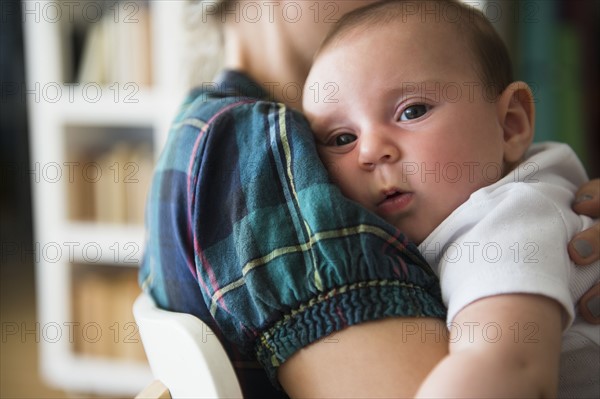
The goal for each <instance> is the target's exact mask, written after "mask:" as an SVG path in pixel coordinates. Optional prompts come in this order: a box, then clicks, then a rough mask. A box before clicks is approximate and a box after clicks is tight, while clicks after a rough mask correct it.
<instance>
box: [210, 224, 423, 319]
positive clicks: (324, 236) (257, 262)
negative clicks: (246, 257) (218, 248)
mask: <svg viewBox="0 0 600 399" xmlns="http://www.w3.org/2000/svg"><path fill="white" fill-rule="evenodd" d="M361 233H370V234H373V235H376V236H377V237H380V238H382V239H383V240H385V241H386V242H388V243H390V244H391V245H393V246H395V247H396V248H397V249H399V250H401V251H404V250H405V247H404V245H402V243H400V242H399V241H398V240H396V238H395V237H393V236H391V235H390V234H388V233H387V232H386V231H385V230H383V229H381V228H379V227H376V226H371V225H365V224H361V225H358V226H355V227H348V228H343V229H337V230H330V231H323V232H321V233H317V234H315V235H312V236H311V237H310V240H309V242H307V243H304V244H301V245H290V246H287V247H282V248H277V249H275V250H273V251H271V252H270V253H269V254H267V255H265V256H262V257H260V258H257V259H253V260H251V261H250V262H248V263H246V265H245V266H244V267H243V268H242V277H241V278H240V279H238V280H236V281H234V282H232V283H230V284H227V285H226V286H224V287H223V288H221V289H218V290H217V291H215V293H214V294H213V296H212V298H211V305H210V314H211V315H212V316H213V317H214V316H215V313H216V311H217V302H218V301H219V299H221V298H222V297H223V296H224V295H225V294H227V293H228V292H230V291H232V290H235V289H236V288H239V287H241V286H243V285H244V284H245V276H246V275H247V274H248V273H250V272H251V271H252V270H254V269H256V268H257V267H260V266H263V265H265V264H267V263H269V262H271V261H272V260H274V259H276V258H279V257H281V256H284V255H287V254H291V253H297V252H304V251H306V250H308V249H310V248H311V247H312V246H313V245H314V243H316V242H318V241H323V240H330V239H333V238H343V237H348V236H351V235H355V234H361ZM405 254H406V255H407V256H411V253H410V251H406V252H405ZM415 262H417V264H419V263H421V262H419V260H418V259H415Z"/></svg>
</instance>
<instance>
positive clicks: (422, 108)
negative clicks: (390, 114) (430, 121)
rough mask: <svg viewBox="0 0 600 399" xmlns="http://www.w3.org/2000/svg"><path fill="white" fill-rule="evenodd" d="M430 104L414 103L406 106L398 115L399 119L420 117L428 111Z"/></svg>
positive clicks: (405, 119)
mask: <svg viewBox="0 0 600 399" xmlns="http://www.w3.org/2000/svg"><path fill="white" fill-rule="evenodd" d="M429 109H430V106H429V105H427V104H415V105H411V106H409V107H406V109H404V111H402V114H401V115H400V120H401V121H410V120H413V119H417V118H420V117H422V116H423V115H425V114H426V113H427V111H429Z"/></svg>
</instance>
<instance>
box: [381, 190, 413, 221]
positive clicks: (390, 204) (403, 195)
mask: <svg viewBox="0 0 600 399" xmlns="http://www.w3.org/2000/svg"><path fill="white" fill-rule="evenodd" d="M412 198H413V193H411V192H409V191H403V190H401V189H399V188H396V187H393V188H390V189H386V190H383V191H382V193H381V196H380V199H379V201H378V202H377V204H376V206H377V213H381V214H383V215H391V214H396V213H398V212H400V211H402V210H403V209H404V208H405V207H406V206H408V205H409V203H410V202H411V200H412Z"/></svg>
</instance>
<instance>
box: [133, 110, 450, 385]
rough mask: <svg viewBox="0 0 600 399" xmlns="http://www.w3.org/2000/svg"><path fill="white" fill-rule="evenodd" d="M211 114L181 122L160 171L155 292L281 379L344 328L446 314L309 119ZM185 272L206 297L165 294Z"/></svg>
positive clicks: (149, 261)
mask: <svg viewBox="0 0 600 399" xmlns="http://www.w3.org/2000/svg"><path fill="white" fill-rule="evenodd" d="M205 107H206V106H204V108H205ZM214 107H216V109H213V110H211V112H210V115H209V116H208V117H204V118H197V117H195V116H194V113H193V112H192V113H190V112H188V114H187V116H183V117H182V118H180V119H179V122H178V123H180V124H182V123H183V125H182V126H181V128H179V129H175V130H174V131H172V132H171V134H170V138H169V142H168V143H167V147H166V150H165V153H164V154H163V156H162V157H161V161H160V162H159V167H158V172H157V175H156V176H155V181H154V183H153V184H156V187H153V189H152V192H151V196H153V198H154V199H153V198H151V199H150V202H149V211H148V218H149V219H150V220H149V226H150V229H149V247H150V248H152V249H151V250H150V251H149V252H148V253H147V254H148V256H147V257H146V258H145V261H144V265H143V273H142V275H141V279H142V284H146V287H147V289H148V290H150V291H152V292H153V293H154V295H155V296H158V297H161V298H164V303H165V304H168V303H174V302H177V303H178V305H177V306H179V307H184V308H186V309H187V310H188V311H189V310H190V308H194V309H195V310H194V312H196V313H198V309H203V310H202V311H201V312H200V313H201V315H200V317H202V318H203V319H204V318H206V319H210V320H211V321H212V323H213V324H212V325H214V326H215V328H216V329H217V330H218V331H220V332H221V333H222V335H223V336H224V337H225V339H227V340H228V341H229V342H232V343H233V344H235V345H236V346H237V347H238V348H240V350H242V351H246V352H251V353H254V355H255V356H256V358H258V360H259V361H260V362H261V364H262V365H263V367H264V368H265V369H266V370H267V372H268V374H269V376H270V377H271V379H272V382H274V383H276V370H277V367H279V365H280V364H281V363H282V362H284V361H285V360H286V359H287V358H288V357H290V356H291V355H292V354H293V353H294V352H295V351H297V350H299V349H301V348H303V347H305V346H307V345H308V344H310V343H312V342H314V341H316V340H318V339H320V338H323V337H325V336H327V335H329V334H332V333H333V332H335V331H338V330H341V329H343V328H344V327H346V326H350V325H354V324H359V323H362V322H365V321H370V320H375V319H380V318H384V317H393V316H404V317H419V316H422V317H438V318H439V317H445V308H444V306H443V305H442V302H441V295H440V291H439V282H438V279H437V277H436V276H435V274H434V273H433V271H432V270H431V268H430V267H429V266H428V264H427V263H426V262H425V260H424V259H423V258H422V257H421V256H420V254H419V252H418V251H417V249H416V247H415V246H414V245H413V244H411V243H409V242H407V241H406V239H405V237H404V236H403V235H402V234H401V233H400V232H399V231H397V230H396V229H395V228H394V227H393V226H390V225H388V224H387V223H385V222H384V221H383V220H382V219H380V218H379V217H377V216H376V215H374V214H372V213H370V212H368V211H366V210H365V209H363V208H362V207H360V206H359V205H358V204H356V203H354V202H352V201H350V200H348V199H346V198H345V197H344V196H342V195H341V193H340V191H339V189H338V188H337V187H336V186H335V185H334V184H332V183H331V182H330V181H329V179H328V176H327V172H326V170H325V168H324V166H323V165H322V163H321V162H320V160H319V158H318V155H317V152H316V148H315V145H314V140H313V138H312V134H311V131H310V129H309V126H308V124H307V122H306V120H305V119H304V118H303V117H302V116H301V115H300V114H299V113H296V112H294V111H291V110H289V109H287V108H286V107H285V106H284V105H282V104H277V103H272V102H266V101H251V100H244V99H239V100H238V101H231V100H228V101H224V102H222V103H220V104H218V106H216V105H214ZM185 121H187V122H185ZM184 122H185V123H184ZM157 198H160V199H161V200H159V201H157V200H156V199H157ZM160 204H162V205H160ZM166 245H168V248H165V246H166ZM172 269H176V270H178V272H177V273H175V272H173V271H172ZM169 270H171V271H169ZM182 275H185V276H186V277H185V281H187V282H189V281H190V278H191V277H192V278H193V279H194V280H195V282H196V287H195V288H194V287H192V286H191V285H190V286H189V287H188V285H189V284H188V285H186V287H187V288H184V290H182V291H179V292H174V291H177V286H176V284H164V281H165V280H166V279H169V278H171V279H179V278H181V276H182ZM188 289H189V290H191V291H194V292H193V293H190V292H187V291H186V290H188ZM189 301H196V302H195V303H191V304H190V303H189ZM167 306H168V305H167Z"/></svg>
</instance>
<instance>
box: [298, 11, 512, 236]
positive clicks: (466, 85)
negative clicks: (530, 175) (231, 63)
mask: <svg viewBox="0 0 600 399" xmlns="http://www.w3.org/2000/svg"><path fill="white" fill-rule="evenodd" d="M453 35H454V36H453ZM472 58H473V57H472V56H471V53H470V52H469V50H468V48H467V47H466V45H465V44H464V39H459V38H458V35H457V33H456V32H455V30H454V27H452V26H451V25H448V24H447V23H441V22H440V23H421V21H420V20H419V19H418V18H413V19H409V20H408V21H405V22H403V23H393V24H388V25H386V26H380V27H377V28H370V29H359V30H355V31H354V32H352V33H350V34H349V36H343V37H342V39H341V41H340V42H339V43H338V44H336V45H334V46H333V47H329V48H327V49H326V50H325V52H324V53H322V54H321V55H319V57H318V58H317V60H316V61H315V63H314V65H313V68H312V70H311V72H310V74H309V76H308V80H307V83H306V85H305V92H304V104H303V107H304V111H305V114H306V116H307V117H308V119H309V121H310V123H311V126H312V128H313V130H314V132H315V135H316V140H317V146H318V150H319V154H320V156H321V158H322V160H323V162H324V163H325V165H326V166H327V168H328V170H329V173H330V175H331V177H332V179H333V180H334V182H335V183H336V184H338V185H339V186H340V188H341V190H342V192H343V193H344V194H345V195H346V196H348V197H349V198H351V199H353V200H355V201H357V202H359V203H360V204H362V205H363V206H365V207H366V208H368V209H370V210H371V211H373V212H375V213H376V214H378V215H380V216H381V217H383V218H384V219H386V220H387V221H388V222H390V223H392V224H393V225H395V226H396V227H398V228H399V229H400V230H401V231H403V232H404V233H405V234H406V235H407V236H408V237H409V238H410V239H412V240H413V241H415V242H416V243H420V242H422V241H423V240H424V239H425V238H426V237H427V236H428V235H429V234H430V233H431V232H432V231H433V230H434V229H435V227H436V226H437V225H438V224H440V223H441V222H442V221H443V220H444V219H445V218H446V217H447V216H448V215H449V214H450V213H451V212H452V211H453V210H454V209H456V208H457V207H458V206H459V205H460V204H462V203H463V202H465V201H466V200H467V199H468V198H469V195H470V194H471V193H473V192H474V191H475V190H477V189H479V188H481V187H484V186H486V185H489V184H491V183H493V182H495V181H496V180H498V179H499V178H500V177H501V176H502V174H503V130H502V127H501V125H500V122H499V118H498V115H497V114H498V112H497V106H496V103H495V101H494V100H495V98H493V99H492V98H490V97H495V96H492V95H491V94H489V93H488V92H491V91H492V90H488V91H486V87H483V84H482V83H481V81H480V79H479V78H478V75H477V73H476V71H475V69H474V66H473V65H474V62H473V61H472ZM487 89H490V88H487Z"/></svg>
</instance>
